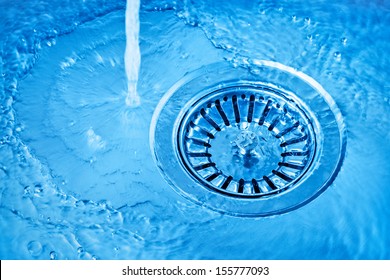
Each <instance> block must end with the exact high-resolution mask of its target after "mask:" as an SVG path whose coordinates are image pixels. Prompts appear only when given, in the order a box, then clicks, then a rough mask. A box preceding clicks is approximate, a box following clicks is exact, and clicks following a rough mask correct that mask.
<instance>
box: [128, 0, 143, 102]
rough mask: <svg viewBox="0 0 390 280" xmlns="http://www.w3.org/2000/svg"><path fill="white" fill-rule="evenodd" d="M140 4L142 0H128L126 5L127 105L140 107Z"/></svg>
mask: <svg viewBox="0 0 390 280" xmlns="http://www.w3.org/2000/svg"><path fill="white" fill-rule="evenodd" d="M139 6H140V0H127V6H126V51H125V69H126V76H127V96H126V105H127V106H130V107H138V106H139V105H140V104H141V100H140V97H139V95H138V93H137V82H138V73H139V67H140V64H141V53H140V49H139V44H138V37H139Z"/></svg>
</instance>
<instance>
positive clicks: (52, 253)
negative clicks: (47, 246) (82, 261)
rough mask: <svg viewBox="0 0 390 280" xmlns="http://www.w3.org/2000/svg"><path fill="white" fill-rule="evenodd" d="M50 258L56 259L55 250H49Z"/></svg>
mask: <svg viewBox="0 0 390 280" xmlns="http://www.w3.org/2000/svg"><path fill="white" fill-rule="evenodd" d="M50 259H51V260H56V259H57V253H56V251H51V252H50Z"/></svg>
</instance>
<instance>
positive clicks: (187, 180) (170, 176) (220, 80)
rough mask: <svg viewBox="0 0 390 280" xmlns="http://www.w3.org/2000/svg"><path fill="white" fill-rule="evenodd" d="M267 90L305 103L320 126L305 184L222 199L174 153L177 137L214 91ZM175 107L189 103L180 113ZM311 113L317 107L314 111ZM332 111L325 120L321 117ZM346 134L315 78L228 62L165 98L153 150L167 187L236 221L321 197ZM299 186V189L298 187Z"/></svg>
mask: <svg viewBox="0 0 390 280" xmlns="http://www.w3.org/2000/svg"><path fill="white" fill-rule="evenodd" d="M242 82H245V83H246V84H254V85H259V84H262V85H267V86H270V87H276V88H282V89H283V91H287V92H290V93H291V94H292V95H293V96H296V98H297V99H298V100H301V102H302V104H304V106H306V108H307V111H308V112H310V114H312V117H313V118H311V119H312V120H314V121H315V122H316V124H315V127H317V128H320V129H321V130H320V131H315V133H316V134H317V135H319V134H320V133H321V135H322V136H323V137H322V138H321V139H320V141H319V143H318V153H317V154H316V155H315V159H314V160H313V166H312V167H310V171H309V172H308V174H307V177H306V179H305V180H303V181H301V182H299V183H298V185H297V187H294V188H292V189H291V190H287V191H285V192H283V193H282V194H278V195H273V196H270V197H261V198H256V199H245V198H240V197H234V196H226V195H222V194H220V193H218V192H215V191H210V190H209V189H208V188H206V187H204V186H203V185H201V184H199V183H198V182H197V181H195V180H194V179H193V177H192V176H191V175H190V174H188V172H187V171H186V170H185V169H183V167H182V164H181V163H180V160H179V158H178V154H177V149H176V148H175V145H176V144H175V142H176V137H175V135H176V132H177V129H178V126H179V124H180V120H182V118H183V114H185V110H183V109H186V108H187V106H188V104H193V103H194V102H195V101H196V100H198V99H200V97H201V96H203V95H205V94H206V93H207V92H210V88H215V89H217V88H223V87H226V86H228V85H229V84H230V85H232V84H237V83H242ZM177 104H186V105H185V106H184V107H183V108H179V107H178V106H177ZM310 108H315V109H316V111H313V110H311V109H310ZM323 110H325V111H326V112H331V114H328V115H327V116H325V117H324V116H321V115H319V113H318V112H323ZM345 147H346V134H345V129H344V123H343V118H342V115H341V113H340V111H339V109H338V108H337V106H336V104H335V102H334V101H333V99H332V98H331V96H330V95H329V94H328V93H327V92H326V91H325V90H324V89H323V88H322V87H321V85H319V84H318V83H317V82H316V81H315V80H314V79H312V78H311V77H309V76H307V75H306V74H303V73H301V72H298V71H296V70H295V69H293V68H290V67H287V66H285V65H282V64H280V63H276V62H271V61H261V60H255V61H253V67H251V69H246V68H243V67H237V68H233V67H232V66H231V65H230V64H228V63H227V62H223V63H215V64H211V65H207V66H205V67H203V68H201V69H198V70H195V71H194V72H191V73H189V74H187V75H186V76H184V77H183V78H182V79H181V80H179V81H178V82H177V83H176V84H175V85H174V86H173V87H172V88H171V89H170V90H169V91H168V92H167V93H166V94H165V95H164V96H163V98H162V99H161V101H160V103H159V104H158V106H157V107H156V110H155V112H154V115H153V118H152V122H151V126H150V148H151V151H152V155H153V157H154V160H155V162H156V165H157V166H158V168H159V170H160V172H161V174H162V175H163V176H164V178H165V179H166V181H167V182H168V183H169V185H170V186H171V187H172V188H173V189H174V190H175V191H176V192H178V193H179V194H181V195H182V196H184V197H186V198H188V199H189V200H191V201H193V202H195V203H197V204H199V205H202V206H204V207H207V208H209V209H212V210H214V211H217V212H220V213H225V214H228V215H233V216H243V217H260V216H269V215H275V214H281V213H286V212H288V211H291V210H294V209H297V208H299V207H301V206H303V205H305V204H307V203H308V202H310V201H311V200H313V199H314V198H316V197H317V196H318V195H320V194H321V193H322V192H323V191H324V190H325V189H326V188H327V187H329V185H331V184H332V182H333V181H334V179H335V178H336V176H337V174H338V172H339V171H340V168H341V165H342V162H343V158H344V155H345ZM298 186H299V187H298Z"/></svg>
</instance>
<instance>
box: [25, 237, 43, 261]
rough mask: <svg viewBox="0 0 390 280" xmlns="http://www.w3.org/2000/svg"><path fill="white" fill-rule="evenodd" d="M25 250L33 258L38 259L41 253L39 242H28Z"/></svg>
mask: <svg viewBox="0 0 390 280" xmlns="http://www.w3.org/2000/svg"><path fill="white" fill-rule="evenodd" d="M27 250H28V251H29V253H30V255H31V256H33V257H38V256H39V255H40V254H41V253H42V245H41V243H40V242H39V241H35V240H33V241H30V242H29V243H28V244H27Z"/></svg>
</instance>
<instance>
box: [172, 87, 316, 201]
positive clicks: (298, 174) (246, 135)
mask: <svg viewBox="0 0 390 280" xmlns="http://www.w3.org/2000/svg"><path fill="white" fill-rule="evenodd" d="M293 100H294V99H293V98H292V97H288V95H287V93H284V92H281V91H280V90H277V89H273V88H270V87H266V86H258V87H254V86H247V85H235V86H232V87H229V88H223V89H218V90H216V91H214V92H211V93H210V94H207V95H205V96H203V97H202V98H201V99H200V100H197V101H195V104H193V105H191V106H190V109H189V110H188V111H187V113H186V115H184V117H183V120H182V122H181V124H180V127H179V131H178V136H177V145H178V150H179V154H180V158H181V160H182V163H183V165H184V167H185V168H186V169H187V170H188V171H189V172H190V173H191V174H192V176H193V177H194V178H195V179H196V180H198V181H199V182H200V183H201V184H203V185H204V186H206V187H209V188H210V189H212V190H215V191H218V192H221V193H223V194H226V195H232V196H239V197H247V198H253V197H261V196H266V195H274V194H278V193H281V192H282V191H284V190H286V189H288V188H290V187H292V186H294V185H295V184H296V182H297V181H298V180H300V179H301V178H302V177H303V175H304V174H305V172H306V171H307V169H308V167H309V166H310V164H311V162H312V159H313V157H314V154H315V149H316V139H315V134H314V130H313V128H312V123H311V121H310V119H309V118H308V114H307V113H306V112H305V111H304V108H303V106H300V105H299V103H298V102H297V101H296V100H294V102H293Z"/></svg>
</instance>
